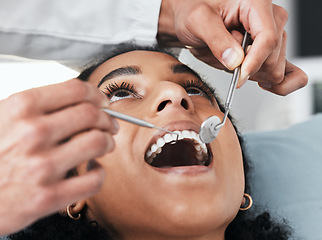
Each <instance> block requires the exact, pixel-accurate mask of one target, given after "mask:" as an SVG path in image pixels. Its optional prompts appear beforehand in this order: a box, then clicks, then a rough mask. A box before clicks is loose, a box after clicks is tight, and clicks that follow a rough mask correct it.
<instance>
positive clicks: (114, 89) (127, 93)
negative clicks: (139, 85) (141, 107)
mask: <svg viewBox="0 0 322 240" xmlns="http://www.w3.org/2000/svg"><path fill="white" fill-rule="evenodd" d="M105 90H106V92H105V94H106V96H107V97H108V98H109V99H110V103H112V102H116V101H120V100H122V99H126V98H140V97H141V96H140V95H139V94H138V93H137V92H136V91H135V90H134V86H133V85H130V84H129V83H126V82H122V83H121V85H118V84H117V83H110V84H109V85H108V86H106V87H105Z"/></svg>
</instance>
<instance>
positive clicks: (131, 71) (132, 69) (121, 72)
mask: <svg viewBox="0 0 322 240" xmlns="http://www.w3.org/2000/svg"><path fill="white" fill-rule="evenodd" d="M141 73H142V71H141V69H140V68H139V67H138V66H126V67H120V68H117V69H115V70H113V71H111V72H109V73H108V74H107V75H105V77H103V78H102V80H101V81H100V82H99V84H98V85H97V87H100V86H101V85H102V84H103V83H104V82H105V81H107V80H109V79H111V78H116V77H120V76H129V75H138V74H141Z"/></svg>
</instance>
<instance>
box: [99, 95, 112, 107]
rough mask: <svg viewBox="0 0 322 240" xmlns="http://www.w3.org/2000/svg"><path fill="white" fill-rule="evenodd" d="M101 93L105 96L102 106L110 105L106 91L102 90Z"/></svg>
mask: <svg viewBox="0 0 322 240" xmlns="http://www.w3.org/2000/svg"><path fill="white" fill-rule="evenodd" d="M100 93H101V94H102V96H103V101H102V107H103V108H107V107H108V106H109V105H110V103H109V102H108V99H107V97H106V95H105V93H103V92H101V91H100Z"/></svg>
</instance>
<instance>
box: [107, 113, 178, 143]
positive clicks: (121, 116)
mask: <svg viewBox="0 0 322 240" xmlns="http://www.w3.org/2000/svg"><path fill="white" fill-rule="evenodd" d="M102 110H103V111H104V112H106V113H108V114H109V115H111V116H112V117H115V118H118V119H121V120H123V121H126V122H129V123H133V124H136V125H139V126H141V127H147V128H155V129H158V130H161V131H164V132H167V133H171V134H175V135H176V136H177V139H176V140H178V138H179V135H178V134H177V133H175V132H171V131H168V130H166V129H164V128H160V127H157V126H154V125H153V124H152V123H149V122H147V121H144V120H142V119H139V118H135V117H132V116H129V115H126V114H124V113H119V112H116V111H113V110H111V109H107V108H102Z"/></svg>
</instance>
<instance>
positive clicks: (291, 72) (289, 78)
mask: <svg viewBox="0 0 322 240" xmlns="http://www.w3.org/2000/svg"><path fill="white" fill-rule="evenodd" d="M307 82H308V77H307V75H306V74H305V73H304V72H303V71H302V70H301V69H300V68H298V67H296V66H295V65H293V64H291V63H290V62H287V63H286V68H285V77H284V80H283V81H282V82H281V83H279V84H268V85H265V84H264V85H263V84H261V85H260V87H262V88H264V89H265V90H267V91H270V92H272V93H275V94H278V95H281V96H286V95H288V94H289V93H291V92H294V91H295V90H298V89H300V88H302V87H304V86H306V84H307Z"/></svg>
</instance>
